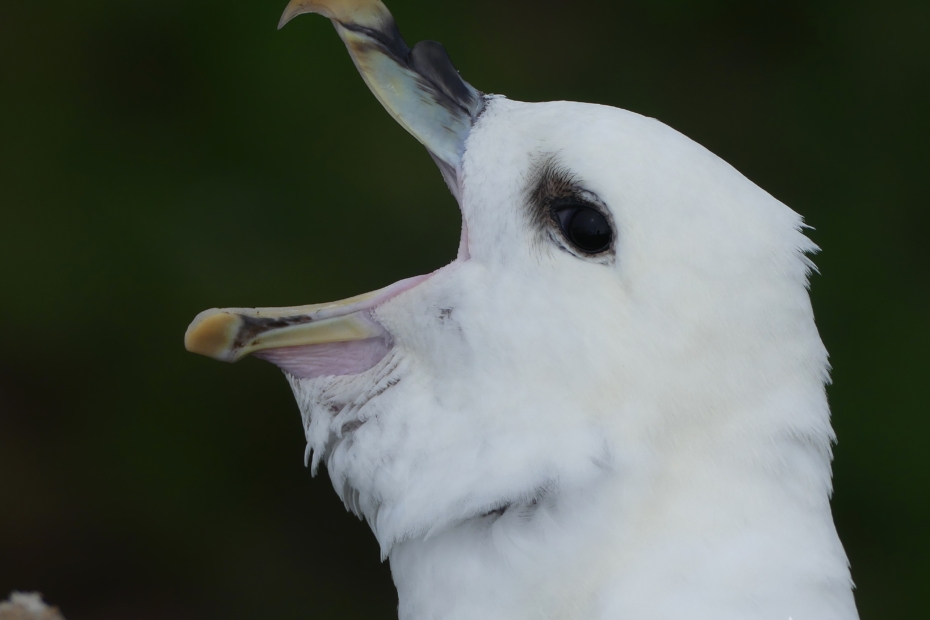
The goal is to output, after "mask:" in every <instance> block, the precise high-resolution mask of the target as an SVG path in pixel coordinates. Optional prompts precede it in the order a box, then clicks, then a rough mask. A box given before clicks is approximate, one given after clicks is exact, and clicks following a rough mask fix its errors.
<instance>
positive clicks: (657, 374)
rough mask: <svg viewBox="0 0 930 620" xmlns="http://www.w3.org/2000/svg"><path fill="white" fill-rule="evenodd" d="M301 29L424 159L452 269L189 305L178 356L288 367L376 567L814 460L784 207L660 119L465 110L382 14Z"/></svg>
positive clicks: (610, 111) (818, 410) (816, 420)
mask: <svg viewBox="0 0 930 620" xmlns="http://www.w3.org/2000/svg"><path fill="white" fill-rule="evenodd" d="M305 12H315V13H320V14H322V15H324V16H326V17H328V18H330V19H331V20H332V22H333V24H334V25H335V27H336V30H337V32H338V33H339V35H340V37H341V38H342V39H343V41H344V42H345V44H346V46H347V48H348V50H349V53H350V55H351V56H352V58H353V60H354V61H355V64H356V66H357V68H358V69H359V71H360V73H361V74H362V77H363V78H364V80H365V82H366V83H367V84H368V86H369V87H370V89H371V90H372V92H373V93H374V94H375V95H376V97H377V98H378V99H379V100H380V101H381V103H382V104H383V105H384V107H385V108H386V109H387V111H388V112H389V113H390V114H391V115H392V116H393V117H394V118H395V119H396V120H397V121H398V122H399V123H400V124H401V125H403V126H404V127H405V128H406V129H407V130H408V131H409V132H410V133H411V134H412V135H413V136H414V137H415V138H417V139H418V140H419V141H420V142H421V143H422V144H423V145H424V146H425V147H426V148H427V149H428V151H429V152H430V154H431V155H432V157H433V159H434V160H435V161H436V163H437V164H438V166H439V168H440V171H441V173H442V174H443V176H444V178H445V180H446V182H447V184H448V185H449V188H450V190H451V191H452V193H453V194H454V195H455V197H456V199H457V200H458V203H459V206H460V208H461V212H462V238H461V244H460V247H459V252H458V256H457V258H456V259H455V260H454V261H453V262H452V263H451V264H449V265H447V266H446V267H444V268H442V269H439V270H438V271H436V272H434V273H431V274H428V275H424V276H419V277H415V278H411V279H408V280H403V281H401V282H398V283H396V284H393V285H391V286H388V287H386V288H384V289H382V290H380V291H376V292H373V293H368V294H365V295H361V296H359V297H355V298H352V299H348V300H344V301H340V302H335V303H330V304H318V305H312V306H298V307H291V308H258V309H242V308H232V309H213V310H208V311H206V312H204V313H201V314H200V315H199V316H198V317H197V319H196V320H195V321H194V322H193V324H192V325H191V327H190V328H189V330H188V332H187V336H186V345H187V348H188V349H189V350H191V351H193V352H196V353H201V354H204V355H208V356H210V357H214V358H216V359H219V360H223V361H236V360H238V359H241V358H242V357H244V356H247V355H255V356H257V357H261V358H264V359H266V360H269V361H271V362H273V363H275V364H277V365H278V366H279V367H280V368H282V369H283V370H284V371H285V373H286V375H287V377H288V380H289V381H290V384H291V386H292V388H293V391H294V394H295V396H296V399H297V401H298V404H299V406H300V409H301V412H302V416H303V420H304V424H305V430H306V435H307V441H308V451H307V457H308V459H309V461H310V464H311V466H312V468H313V470H314V472H315V471H316V470H317V468H318V467H319V465H320V464H325V466H326V467H327V469H328V471H329V474H330V477H331V479H332V481H333V484H334V486H335V489H336V491H337V493H339V495H340V497H341V498H342V499H343V501H344V502H345V503H346V505H347V507H348V508H350V509H351V510H352V511H354V512H356V513H357V514H358V515H360V516H363V517H364V518H366V519H367V520H368V522H369V523H370V525H371V527H372V529H373V531H374V532H375V534H376V536H377V537H378V539H379V542H380V544H381V546H382V551H383V553H385V554H388V553H390V550H391V549H392V548H393V547H394V546H395V545H396V544H397V543H398V542H400V541H404V540H408V539H413V538H417V537H421V536H425V535H427V534H429V533H431V532H435V531H439V530H442V529H445V528H449V527H452V526H454V525H456V524H459V523H462V522H465V521H468V520H471V519H481V518H492V517H493V516H494V515H498V514H500V513H501V512H502V511H505V510H507V509H509V508H510V507H514V506H530V505H534V504H536V503H538V502H540V501H545V498H547V497H551V496H554V495H557V494H559V493H560V492H563V491H565V490H566V489H580V488H590V487H592V486H595V485H597V484H598V483H599V481H602V480H606V479H616V478H618V477H622V476H623V475H624V472H628V471H630V470H631V468H633V467H634V465H633V464H634V463H635V467H638V468H653V469H655V470H662V469H663V468H666V467H670V466H671V465H670V463H677V465H678V466H680V467H681V468H682V469H689V470H694V469H700V468H701V467H702V466H703V464H704V463H708V464H710V463H713V462H715V461H718V460H719V459H720V458H721V457H720V455H721V454H724V455H726V458H727V459H732V461H733V462H739V463H745V464H747V466H748V464H751V463H754V462H758V461H760V460H763V461H766V462H768V457H766V456H765V455H766V454H767V451H768V450H769V447H768V446H770V445H775V444H777V443H778V442H779V441H780V440H781V438H784V440H785V441H801V442H806V443H805V445H808V444H809V445H811V446H814V447H815V451H816V452H818V453H824V451H829V441H830V437H831V433H830V429H829V422H828V413H827V409H826V404H825V401H824V399H823V381H824V380H825V378H826V374H825V373H826V354H825V352H824V350H823V347H822V345H821V343H820V339H819V337H818V335H817V331H816V328H815V327H814V322H813V316H812V312H811V308H810V303H809V300H808V295H807V291H806V285H807V277H808V273H809V270H810V267H811V265H810V263H809V261H808V259H807V258H806V253H809V252H811V251H813V250H814V249H815V248H814V246H813V245H812V243H811V242H810V241H808V240H807V238H806V237H805V236H804V235H803V234H802V232H801V228H802V221H801V218H800V217H799V216H798V215H797V214H795V213H794V212H793V211H791V210H790V209H788V208H787V207H786V206H784V205H782V204H781V203H780V202H778V201H777V200H775V199H774V198H772V197H771V196H770V195H768V194H767V193H765V192H764V191H762V190H761V189H759V188H758V187H757V186H756V185H754V184H753V183H751V182H750V181H749V180H747V179H746V178H744V177H743V176H742V175H741V174H739V173H738V172H737V171H736V170H734V169H733V168H732V167H730V166H729V165H728V164H726V163H725V162H723V161H722V160H720V159H719V158H717V157H716V156H714V155H713V154H712V153H710V152H709V151H707V150H706V149H704V148H703V147H701V146H700V145H698V144H696V143H694V142H693V141H691V140H689V139H688V138H686V137H684V136H683V135H681V134H679V133H678V132H676V131H674V130H673V129H670V128H669V127H667V126H665V125H663V124H661V123H659V122H658V121H656V120H653V119H650V118H646V117H643V116H640V115H637V114H634V113H631V112H627V111H623V110H620V109H617V108H613V107H608V106H601V105H591V104H582V103H572V102H563V101H559V102H548V103H521V102H516V101H511V100H509V99H507V98H505V97H502V96H490V95H485V94H483V93H481V92H479V91H478V90H476V89H475V88H473V87H472V86H471V85H470V84H468V83H467V82H465V81H464V80H463V79H462V78H461V77H460V76H459V74H458V72H457V71H456V70H455V68H454V66H453V65H452V62H451V61H450V60H449V57H448V55H446V53H445V51H444V49H443V48H442V46H441V45H439V44H438V43H433V42H423V43H420V44H418V45H417V46H415V47H414V48H412V49H410V48H408V47H407V45H406V44H405V43H404V40H403V39H402V37H401V36H400V33H399V31H398V29H397V26H396V25H395V23H394V20H393V18H392V17H391V14H390V13H389V12H388V10H387V9H386V8H385V7H384V5H383V4H382V3H381V2H380V1H379V0H343V1H339V0H318V1H311V0H294V1H293V2H291V4H290V5H289V7H288V8H287V11H286V12H285V15H284V18H283V19H282V25H283V24H284V23H285V22H287V21H288V20H289V19H291V18H293V17H294V16H296V15H298V14H300V13H305ZM811 398H812V399H813V401H812V402H815V403H816V406H815V407H814V408H813V410H812V409H811V408H810V407H798V408H791V407H787V408H786V407H782V406H775V403H783V402H786V401H787V402H792V401H796V402H807V400H806V399H811ZM799 438H800V439H799ZM772 454H773V456H772V459H775V460H777V454H775V451H774V450H773V452H772ZM682 455H689V456H688V457H687V458H685V457H683V456H682ZM708 466H710V465H708ZM814 478H816V480H815V481H814V483H813V484H816V485H821V486H823V485H829V467H828V466H827V469H826V470H825V471H823V468H820V469H818V470H817V473H816V474H815V475H814Z"/></svg>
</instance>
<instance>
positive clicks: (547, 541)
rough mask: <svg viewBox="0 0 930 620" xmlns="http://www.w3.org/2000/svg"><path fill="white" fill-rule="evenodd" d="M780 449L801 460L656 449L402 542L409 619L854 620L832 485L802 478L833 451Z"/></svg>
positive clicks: (395, 563)
mask: <svg viewBox="0 0 930 620" xmlns="http://www.w3.org/2000/svg"><path fill="white" fill-rule="evenodd" d="M784 441H785V442H787V443H786V445H782V446H776V450H775V453H779V454H782V455H784V454H790V455H791V456H792V458H791V460H792V462H793V463H795V464H796V466H788V467H786V466H785V465H784V463H781V464H780V465H779V466H777V467H776V464H773V463H765V462H759V460H760V459H756V462H746V463H742V464H735V463H731V462H724V461H722V460H719V459H717V460H715V459H713V458H708V459H704V460H700V459H698V460H695V459H693V458H692V459H689V460H688V461H687V462H681V463H676V462H675V459H670V458H662V455H658V456H659V458H657V459H656V460H657V461H658V462H661V463H663V465H662V466H659V467H652V468H643V469H640V470H634V471H618V472H613V473H612V474H611V475H605V477H604V478H603V479H600V480H597V481H595V482H593V483H592V484H591V485H590V486H589V487H586V488H579V489H573V490H565V489H563V490H560V491H558V492H555V493H552V494H551V495H548V496H545V497H543V498H540V499H539V500H538V501H536V502H534V503H531V504H528V505H511V506H510V507H508V508H507V509H506V510H504V511H503V512H502V513H493V514H488V515H483V516H481V517H477V518H474V519H470V520H467V521H465V522H462V523H460V524H458V525H457V526H455V527H452V528H450V529H448V530H446V531H444V532H442V533H437V534H432V535H428V536H426V537H421V538H415V539H410V540H407V541H405V542H402V543H400V544H398V545H397V546H396V547H395V548H394V549H393V550H392V552H391V555H390V560H391V570H392V573H393V576H394V582H395V584H396V586H397V589H398V595H399V600H400V605H399V613H400V618H401V620H426V619H427V618H428V619H431V620H435V619H442V620H453V619H459V618H461V619H463V620H464V619H469V620H470V619H473V618H487V619H489V620H497V619H501V620H503V619H505V618H506V619H507V620H514V619H517V618H527V619H530V618H533V619H540V620H542V619H548V618H552V619H555V618H558V619H560V620H565V619H576V620H595V619H597V620H600V619H605V620H606V619H608V618H610V619H616V618H638V619H653V618H654V619H660V618H661V619H672V618H674V619H679V618H681V619H683V618H687V619H688V620H711V619H713V620H730V619H733V620H736V619H739V620H754V619H759V620H763V619H764V620H788V619H789V618H793V619H795V620H801V619H804V618H817V619H818V620H856V619H857V618H858V615H857V612H856V609H855V603H854V601H853V597H852V591H851V581H850V577H849V571H848V564H847V561H846V556H845V554H844V552H843V549H842V546H841V545H840V542H839V539H838V537H837V535H836V531H835V528H834V525H833V520H832V516H831V513H830V507H829V500H828V497H827V491H825V490H824V489H822V488H819V487H818V485H816V484H811V483H810V480H806V479H805V478H804V471H805V469H809V466H810V463H809V462H806V461H816V462H817V463H818V464H819V465H820V466H823V465H824V463H823V462H821V461H824V460H826V467H827V468H829V455H828V454H824V453H823V451H822V450H820V449H818V448H816V447H814V446H812V445H809V444H807V443H806V442H803V441H801V442H797V441H794V445H788V444H791V442H792V440H791V439H787V438H786V439H785V440H784ZM743 447H744V448H745V446H743ZM750 452H752V450H750ZM762 452H765V451H764V450H763V451H762ZM761 460H763V461H764V459H761ZM621 469H622V468H621Z"/></svg>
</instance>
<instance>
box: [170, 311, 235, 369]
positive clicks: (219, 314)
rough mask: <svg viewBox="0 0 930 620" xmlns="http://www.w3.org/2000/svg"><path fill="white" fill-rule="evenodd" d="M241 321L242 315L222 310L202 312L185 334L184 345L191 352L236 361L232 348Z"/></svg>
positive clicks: (226, 360) (225, 360) (221, 359)
mask: <svg viewBox="0 0 930 620" xmlns="http://www.w3.org/2000/svg"><path fill="white" fill-rule="evenodd" d="M241 323H242V319H241V317H239V316H236V315H235V314H230V313H228V312H224V311H222V310H218V309H213V310H207V311H205V312H201V313H200V314H199V315H197V318H195V319H194V321H193V323H191V325H190V327H188V328H187V333H186V334H184V347H185V348H186V349H187V350H188V351H190V352H191V353H197V354H199V355H205V356H207V357H212V358H213V359H216V360H220V361H224V362H234V361H236V358H235V356H233V355H232V349H233V345H234V343H235V339H236V334H237V333H238V332H239V326H240V324H241Z"/></svg>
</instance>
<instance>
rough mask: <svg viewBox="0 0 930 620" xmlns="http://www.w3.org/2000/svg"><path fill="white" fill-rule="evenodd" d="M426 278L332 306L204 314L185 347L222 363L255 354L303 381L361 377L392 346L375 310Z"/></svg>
mask: <svg viewBox="0 0 930 620" xmlns="http://www.w3.org/2000/svg"><path fill="white" fill-rule="evenodd" d="M428 277H429V276H428V275H427V276H418V277H415V278H409V279H407V280H401V281H400V282H395V283H394V284H392V285H391V286H388V287H386V288H383V289H381V290H379V291H374V292H372V293H366V294H364V295H359V296H357V297H351V298H349V299H344V300H342V301H335V302H332V303H328V304H316V305H311V306H293V307H289V308H223V309H219V308H214V309H212V310H206V311H204V312H201V313H200V314H199V315H197V318H195V319H194V322H193V323H191V325H190V327H188V328H187V334H185V336H184V346H185V347H187V350H188V351H190V352H192V353H199V354H200V355H206V356H207V357H212V358H213V359H216V360H220V361H222V362H236V361H238V360H240V359H242V358H243V357H245V356H247V355H251V354H255V355H256V357H261V358H264V359H267V360H268V361H270V362H274V363H275V364H277V365H278V366H280V367H281V368H283V369H284V370H287V371H288V372H290V373H291V374H293V375H295V376H298V377H303V378H313V377H317V376H320V375H323V374H328V375H345V374H357V373H359V372H363V371H365V370H368V369H369V368H371V367H372V366H374V365H375V364H376V363H377V362H378V361H379V360H380V359H381V358H383V357H384V355H385V353H386V352H387V351H388V350H389V349H390V346H391V344H392V342H391V336H390V334H388V333H387V332H386V331H385V329H384V328H383V327H381V325H380V324H379V323H378V322H377V321H376V320H375V319H374V317H373V316H372V312H373V311H374V310H375V309H376V308H377V307H378V306H380V305H381V304H383V303H385V302H387V301H389V300H391V299H393V298H394V297H396V296H397V295H400V294H401V293H403V292H405V291H408V290H410V289H411V288H413V287H414V286H416V285H417V284H419V283H420V282H422V281H423V280H425V279H427V278H428ZM334 345H336V346H334Z"/></svg>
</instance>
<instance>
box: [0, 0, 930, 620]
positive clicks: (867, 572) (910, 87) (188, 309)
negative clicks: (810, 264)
mask: <svg viewBox="0 0 930 620" xmlns="http://www.w3.org/2000/svg"><path fill="white" fill-rule="evenodd" d="M285 3H286V2H285V0H253V1H252V2H237V3H233V2H220V1H218V0H183V1H182V0H159V1H157V2H153V1H151V0H147V1H145V2H142V1H139V0H82V1H81V2H64V1H61V0H47V1H43V2H10V1H8V2H4V3H2V4H0V209H2V211H0V213H2V220H0V261H2V270H0V291H2V303H0V324H2V325H3V326H4V329H3V332H4V334H5V335H4V338H3V354H2V356H0V591H2V592H3V593H5V592H7V591H9V590H11V589H13V588H17V589H37V590H41V591H43V592H44V593H45V594H46V595H47V597H48V598H49V599H50V600H51V601H52V602H54V603H56V604H58V605H60V606H61V607H62V608H63V610H64V611H65V612H66V614H67V615H68V618H69V620H85V619H87V620H103V619H113V620H123V619H127V618H132V619H134V620H146V619H156V618H158V619H163V618H164V619H167V618H171V619H179V620H184V619H188V618H192V619H193V618H197V619H224V620H236V619H239V618H242V619H245V618H269V619H274V620H278V619H280V620H287V619H291V618H293V619H298V618H318V619H325V618H363V617H365V618H384V619H388V618H392V617H394V606H395V604H396V599H395V594H394V590H393V586H392V584H391V582H390V573H389V570H388V567H387V566H386V565H382V564H379V562H378V550H377V546H376V544H375V542H374V539H373V537H372V536H371V535H370V533H369V532H368V530H367V528H366V526H364V525H363V524H361V523H360V522H358V521H356V520H355V519H354V518H352V517H351V516H349V515H347V514H345V512H344V510H343V507H342V505H341V503H340V502H339V501H338V500H337V498H336V496H335V494H334V493H333V491H332V489H331V488H330V486H329V483H328V481H327V480H326V478H325V476H323V477H321V478H319V479H316V480H311V478H310V476H309V473H308V472H307V471H306V470H305V469H304V468H303V467H302V465H301V459H302V454H303V447H304V442H303V437H302V433H301V426H300V423H299V418H298V415H297V410H296V406H295V405H294V404H293V403H292V399H291V395H290V391H289V390H288V388H287V385H286V383H285V381H284V379H283V377H282V376H281V375H280V373H279V372H278V371H277V370H276V369H275V368H273V367H272V366H270V365H266V364H263V363H260V362H257V361H251V360H249V361H246V362H243V363H241V364H238V365H236V366H226V365H222V364H218V363H215V362H211V361H209V360H206V359H203V358H198V357H195V356H193V355H189V354H186V353H185V352H184V350H183V347H182V344H181V339H182V335H183V333H184V329H185V328H186V326H187V324H188V322H189V321H190V319H191V318H193V316H194V315H195V314H196V313H197V312H198V311H200V310H202V309H205V308H209V307H213V306H252V305H290V304H299V303H308V302H314V301H325V300H330V299H337V298H341V297H345V296H349V295H353V294H356V293H359V292H362V291H366V290H370V289H372V288H376V287H380V286H383V285H385V284H388V283H390V282H392V281H394V280H396V279H399V278H402V277H406V276H411V275H414V274H417V273H422V272H426V271H428V270H432V269H434V268H437V267H439V266H441V265H442V264H444V263H446V262H448V261H449V260H451V259H452V258H453V256H454V253H455V249H456V246H457V241H458V228H459V215H458V211H457V209H456V206H455V204H454V201H453V199H452V198H451V197H450V196H449V195H448V192H447V191H446V189H445V187H444V185H443V183H442V180H441V178H440V176H439V174H438V172H437V171H436V170H435V169H434V166H433V164H432V162H431V161H430V159H429V157H428V156H427V154H426V153H425V151H424V150H423V149H422V147H420V146H419V145H418V144H417V143H416V142H415V141H414V140H413V139H412V138H410V137H409V136H407V135H406V134H405V133H404V131H403V130H402V129H401V128H400V127H398V126H396V125H395V124H394V123H393V122H392V121H391V119H390V118H389V117H388V115H387V114H386V113H385V112H384V111H383V110H382V109H381V108H380V106H379V105H378V103H377V102H376V101H375V99H374V98H373V97H372V96H371V95H370V94H369V93H368V91H367V89H366V88H365V86H364V85H363V83H362V81H361V79H359V77H358V75H357V74H356V72H355V70H354V68H353V67H352V65H351V61H350V60H349V58H348V55H347V54H346V52H345V50H344V48H343V46H342V44H341V43H340V42H339V41H338V39H337V37H336V35H335V34H334V32H333V30H332V27H331V26H330V25H329V23H327V21H326V20H324V19H322V18H310V17H303V18H300V19H298V20H297V21H296V22H294V23H293V24H291V25H289V26H288V27H287V28H286V29H284V30H283V31H281V32H280V33H279V32H276V30H275V24H276V22H277V18H278V16H279V15H280V13H281V11H282V10H283V8H284V4H285ZM389 6H390V8H391V9H392V10H393V12H394V14H395V16H396V17H397V20H398V22H399V23H400V25H401V28H402V30H403V32H404V33H405V35H406V37H407V39H408V41H410V42H414V41H417V40H420V39H425V38H431V39H436V40H440V41H442V42H443V43H444V44H445V45H446V47H447V48H448V50H449V51H450V53H451V55H452V57H453V58H454V59H455V61H456V64H457V65H458V67H459V68H460V69H461V71H462V73H463V74H464V75H465V76H466V78H467V79H468V80H470V81H471V82H472V83H473V84H474V85H475V86H476V87H478V88H480V89H482V90H484V91H487V92H499V93H504V94H507V95H508V96H510V97H511V98H514V99H521V100H528V101H537V100H551V99H573V100H581V101H592V102H598V103H605V104H610V105H615V106H620V107H624V108H628V109H630V110H634V111H636V112H639V113H642V114H646V115H649V116H654V117H657V118H659V119H660V120H662V121H664V122H666V123H668V124H670V125H671V126H673V127H675V128H676V129H679V130H681V131H682V132H684V133H685V134H687V135H689V136H691V137H692V138H694V139H695V140H697V141H699V142H701V143H702V144H704V145H706V146H707V147H709V148H710V149H711V150H713V151H714V152H716V153H717V154H719V155H721V156H722V157H723V158H724V159H726V160H728V161H729V162H731V163H732V164H734V165H735V166H736V167H737V168H738V169H739V170H741V171H742V172H743V173H745V174H746V175H747V176H749V177H750V178H751V179H753V180H754V181H755V182H757V183H758V184H759V185H761V186H762V187H763V188H765V189H767V190H768V191H770V192H771V193H772V194H774V195H775V196H776V197H777V198H779V199H781V200H782V201H784V202H786V203H787V204H788V205H790V206H791V207H792V208H794V209H795V210H797V211H799V212H800V213H802V214H804V215H805V216H806V217H807V220H808V222H809V223H810V224H811V225H813V226H815V227H816V230H815V231H812V232H811V236H812V237H813V238H814V240H815V241H816V242H817V243H818V244H820V245H821V246H822V247H823V250H824V251H823V253H822V254H821V255H820V256H818V257H817V259H816V260H817V263H818V265H819V266H820V269H821V272H822V275H821V276H817V277H815V278H814V281H813V291H812V295H813V301H814V306H815V309H816V312H817V316H818V321H819V325H820V328H821V333H822V335H823V338H824V340H825V342H826V344H827V347H828V348H829V349H830V351H831V353H832V362H833V365H834V372H833V377H834V381H835V385H834V386H833V387H831V388H830V398H831V402H832V405H833V411H834V424H835V427H836V430H837V433H838V435H839V438H840V443H839V445H838V447H837V450H836V463H835V474H836V476H835V477H836V498H835V500H834V510H835V513H836V522H837V526H838V528H839V531H840V534H841V536H842V538H843V540H844V542H845V544H846V548H847V550H848V552H849V555H850V558H851V561H852V566H853V576H854V578H855V580H856V582H857V584H858V587H859V589H858V592H857V597H858V600H859V604H860V609H861V613H862V616H863V618H866V619H875V620H880V619H885V618H889V619H890V618H919V617H926V610H927V609H928V608H930V596H928V589H927V583H928V580H930V560H928V555H930V544H928V543H930V502H928V489H930V457H928V452H930V451H928V449H927V441H928V436H930V422H928V418H930V416H928V413H930V411H928V398H927V392H928V383H930V379H928V369H930V368H928V366H930V365H928V361H927V352H928V350H930V329H928V319H930V286H928V266H930V244H928V242H927V240H926V239H927V231H928V228H930V208H928V207H930V204H928V199H927V189H928V178H930V173H928V171H930V140H928V139H930V121H928V118H930V115H928V113H930V3H928V2H927V1H926V0H889V1H888V2H881V3H879V2H862V1H860V0H813V1H809V2H802V1H799V0H780V1H774V0H772V1H764V2H748V1H736V0H678V1H675V0H632V1H631V0H624V1H615V0H577V1H576V2H572V3H567V2H555V1H551V0H543V1H529V0H494V1H490V0H472V1H471V2H453V1H446V2H428V1H426V0H394V1H389Z"/></svg>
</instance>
